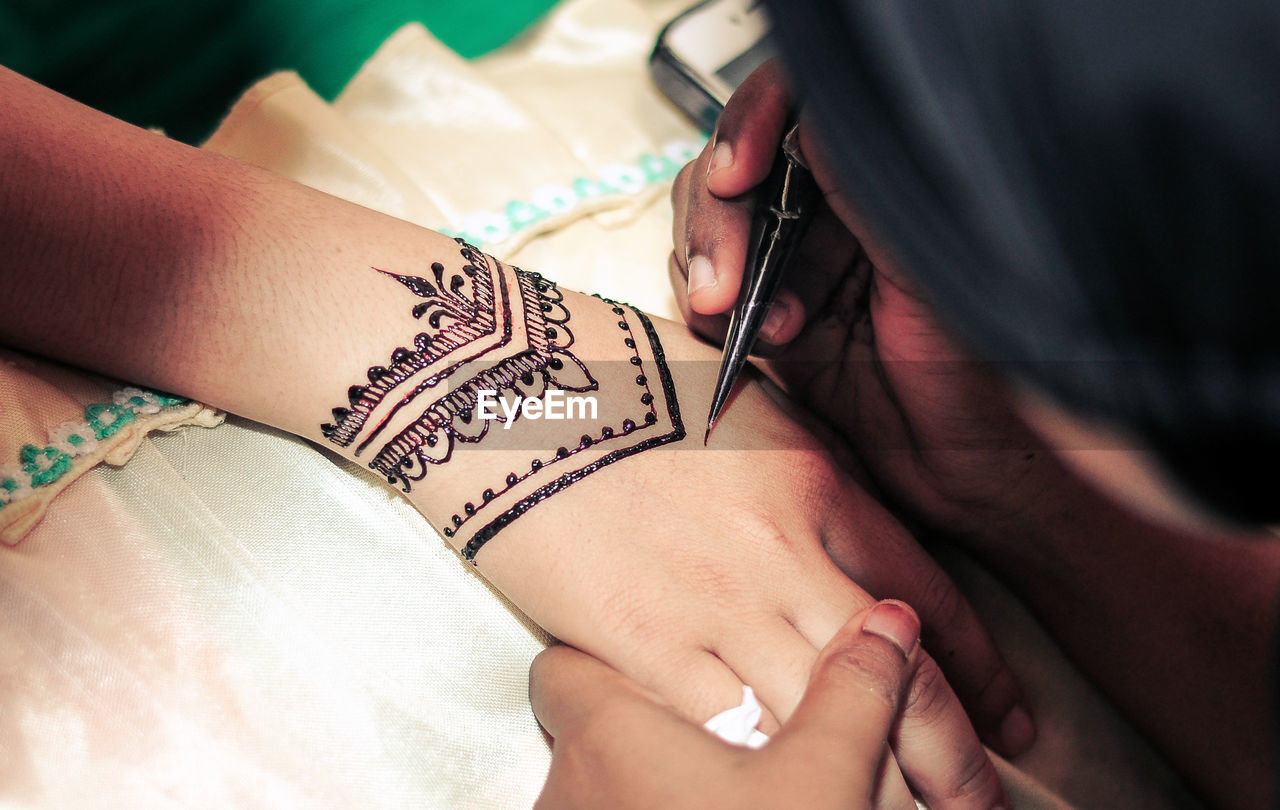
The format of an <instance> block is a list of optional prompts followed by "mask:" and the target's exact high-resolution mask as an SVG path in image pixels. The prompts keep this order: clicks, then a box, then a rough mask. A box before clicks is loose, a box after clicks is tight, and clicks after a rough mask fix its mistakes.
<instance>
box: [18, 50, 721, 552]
mask: <svg viewBox="0 0 1280 810" xmlns="http://www.w3.org/2000/svg"><path fill="white" fill-rule="evenodd" d="M0 95H2V96H3V97H5V98H6V99H8V100H9V102H10V103H9V105H8V106H9V107H10V109H13V110H15V111H16V112H17V114H15V115H11V116H6V117H5V122H4V123H3V124H0V126H3V127H4V130H5V131H4V132H3V135H2V137H0V143H3V144H4V147H3V154H2V155H0V175H3V183H2V188H0V195H2V198H0V229H2V232H3V233H4V234H5V239H6V244H7V245H8V247H9V250H8V251H7V252H8V255H7V256H6V257H5V262H4V263H3V266H2V269H0V284H2V286H3V288H4V289H5V295H3V296H0V324H2V325H0V340H3V342H5V343H6V344H8V345H12V346H16V347H18V348H22V349H25V350H28V351H31V352H35V353H38V354H42V355H45V356H49V357H53V358H57V359H60V360H63V361H65V362H68V363H71V364H75V365H80V366H85V367H88V368H91V369H92V370H94V371H98V372H103V373H106V374H110V375H113V376H117V377H120V378H123V379H127V380H130V381H133V382H138V383H142V384H146V385H150V386H154V387H157V388H160V389H164V390H167V391H171V392H175V393H179V394H184V395H188V396H192V397H195V398H198V399H200V400H202V401H205V402H207V403H209V404H212V405H214V406H217V407H220V408H224V409H226V410H229V411H232V412H234V413H238V414H241V415H244V416H247V417H249V418H252V419H255V420H258V421H261V422H265V423H268V424H271V425H274V426H276V427H280V428H282V429H285V430H288V431H291V432H293V433H296V434H298V435H301V436H303V437H306V438H309V439H312V440H314V441H317V442H321V443H323V444H325V445H326V446H328V447H329V448H330V449H332V450H334V451H336V452H339V453H341V454H343V455H345V456H347V457H348V458H352V459H355V460H357V461H359V462H360V463H362V464H365V465H367V466H369V467H371V468H372V469H373V470H375V471H376V472H378V473H379V474H381V475H382V476H383V477H385V478H386V479H387V480H388V481H389V482H390V483H391V484H393V485H395V486H397V487H398V488H400V489H402V490H404V491H405V492H408V493H410V498H411V499H412V500H413V501H414V503H415V504H416V505H417V506H418V507H419V508H420V509H421V510H422V511H423V512H424V514H426V515H427V517H428V518H430V519H431V520H432V521H433V522H434V523H435V524H436V526H437V527H438V528H440V529H441V531H442V532H443V533H444V534H445V536H446V537H447V538H449V540H450V541H451V542H452V543H453V544H454V545H455V547H459V548H462V549H464V553H466V554H467V555H468V556H471V555H472V554H473V553H474V552H475V551H476V550H477V549H478V548H479V547H480V545H482V544H483V543H484V542H485V541H486V540H487V539H488V538H489V537H492V536H493V535H494V534H496V533H497V532H498V531H500V530H501V529H502V528H504V527H505V526H506V525H508V524H509V523H511V522H512V521H513V520H514V519H515V518H517V517H519V516H521V515H523V514H524V513H525V512H527V511H529V510H530V509H532V508H533V506H535V505H537V504H538V503H541V502H542V501H545V500H547V499H548V498H550V497H551V496H553V495H555V494H557V493H558V492H560V491H562V490H564V489H566V488H567V487H569V486H572V485H573V484H575V483H576V482H578V481H580V480H582V479H583V478H585V477H586V476H588V475H591V474H592V473H594V472H595V471H598V470H600V469H603V468H605V467H607V466H609V465H610V464H612V463H614V462H615V461H619V460H621V459H623V458H626V457H629V456H630V455H634V454H635V453H638V452H641V451H643V450H646V449H649V448H653V447H658V446H663V445H666V444H670V443H673V442H677V441H680V440H681V439H683V438H684V431H683V428H682V425H681V422H680V417H679V409H678V405H677V403H676V400H675V393H674V382H673V379H672V372H671V370H670V365H669V364H668V362H667V358H666V357H665V353H664V351H663V348H662V344H661V342H660V340H659V338H658V334H657V332H658V329H659V327H655V326H654V325H653V324H652V323H651V322H650V321H649V320H648V319H647V318H646V317H645V316H644V315H642V314H641V313H639V312H637V311H635V310H633V309H631V308H630V307H625V306H622V305H618V304H614V303H612V302H606V301H602V300H599V299H594V298H590V297H587V296H582V295H579V294H577V293H572V292H568V291H561V290H558V289H557V288H556V286H555V285H554V284H553V283H551V282H549V281H547V280H545V279H542V278H541V277H540V276H538V275H537V274H536V273H528V272H525V271H523V270H520V269H518V268H515V267H511V266H508V265H505V264H503V263H502V262H499V261H497V260H496V259H493V258H491V257H488V256H485V255H484V254H482V253H480V252H479V251H477V250H474V249H472V248H470V247H469V246H466V245H462V244H459V243H457V242H455V241H454V240H451V239H449V238H447V237H444V236H442V235H440V234H437V233H433V232H431V231H428V230H426V229H423V228H419V227H417V226H414V225H411V224H409V223H406V222H403V221H400V220H397V219H394V218H392V217H388V216H385V215H382V214H379V213H376V212H374V211H371V210H368V209H365V208H362V207H360V206H356V205H353V204H350V203H347V202H344V201H341V200H338V199H336V198H333V197H331V196H328V195H325V194H322V193H320V192H317V191H315V190H312V189H309V188H306V187H304V186H301V185H298V184H296V183H293V182H291V181H289V180H286V179H284V178H280V177H278V176H275V175H273V174H270V173H268V172H265V171H262V170H259V169H255V168H253V167H250V166H247V165H244V164H241V163H237V162H235V161H232V160H228V159H225V158H221V157H219V156H216V155H213V154H209V153H205V152H202V151H199V150H196V149H192V148H190V147H186V146H183V145H181V144H178V143H175V142H173V141H169V140H167V139H165V138H163V137H160V136H158V135H155V134H152V133H148V132H145V131H143V130H139V129H136V128H134V127H131V126H129V125H126V124H123V123H121V122H118V121H115V120H113V119H111V118H109V117H107V116H104V115H100V114H98V113H95V112H93V111H91V110H88V109H86V108H84V107H81V106H79V105H77V104H75V103H74V102H71V101H69V100H67V99H65V98H62V97H59V96H57V95H56V94H53V93H52V92H50V91H48V90H46V89H44V88H42V87H39V86H38V85H35V84H32V83H30V82H27V81H25V80H24V79H21V78H20V77H17V76H15V75H14V74H11V73H5V74H4V75H2V76H0ZM662 328H669V327H665V326H664V327H662ZM685 343H686V344H687V343H688V341H685ZM691 348H692V350H694V351H697V349H698V348H701V347H696V346H694V347H691ZM424 482H425V483H424Z"/></svg>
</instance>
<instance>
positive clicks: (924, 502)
mask: <svg viewBox="0 0 1280 810" xmlns="http://www.w3.org/2000/svg"><path fill="white" fill-rule="evenodd" d="M790 104H791V102H790V95H789V92H788V91H787V90H786V88H785V86H784V85H783V83H782V82H781V80H780V76H779V74H778V71H777V69H776V66H775V65H774V64H773V63H767V64H766V65H765V66H763V67H762V68H760V69H759V70H758V71H756V73H754V74H752V76H751V77H749V78H748V79H747V81H746V82H745V83H744V84H743V85H742V87H741V88H740V89H739V90H738V92H737V93H736V94H735V95H734V96H733V98H732V99H730V102H729V104H728V106H727V107H726V109H725V111H724V113H723V115H722V116H721V119H720V122H719V125H718V128H717V131H716V135H715V137H714V138H713V139H712V141H711V143H709V144H708V146H707V148H706V150H704V152H703V153H702V155H700V156H699V157H698V159H696V160H695V161H693V162H692V163H690V164H689V165H688V166H686V167H685V169H684V170H683V171H682V172H681V174H680V176H679V177H678V178H677V180H676V183H675V186H674V188H673V191H672V201H673V205H674V209H675V225H674V240H675V251H674V253H673V255H672V258H671V262H670V271H671V280H672V285H673V287H674V289H675V292H676V297H677V300H678V301H679V302H680V305H681V308H682V311H683V313H684V316H685V318H686V320H687V321H688V322H689V324H690V325H691V326H692V327H693V328H694V329H695V330H696V331H698V332H700V333H702V334H703V335H705V336H707V337H710V338H712V339H719V338H721V337H722V336H723V334H724V330H725V327H726V324H727V319H726V318H725V316H724V313H725V312H726V311H727V310H728V309H729V308H730V307H731V306H732V305H733V303H734V302H735V300H736V298H737V295H738V288H739V284H740V281H741V275H742V267H743V262H744V260H745V257H746V247H747V242H748V237H749V233H750V217H751V209H752V199H751V194H752V191H753V189H754V188H755V186H756V185H757V184H759V183H760V182H761V181H762V180H763V179H764V178H765V176H766V175H767V174H768V170H769V166H770V163H771V161H772V160H773V158H774V155H775V154H776V152H777V149H778V144H779V143H780V141H781V138H782V135H783V132H784V125H785V122H786V120H787V117H788V113H789V110H790ZM801 140H802V147H803V150H804V153H805V156H806V159H807V160H808V161H809V163H810V165H811V166H812V168H813V169H814V174H815V177H816V178H817V180H818V182H819V185H820V186H821V187H822V188H823V191H824V195H825V198H826V202H827V205H826V207H825V208H824V209H822V210H821V211H819V213H818V215H817V217H816V219H815V221H814V222H813V225H812V227H811V228H810V229H809V233H808V235H807V237H806V239H805V241H804V243H803V244H802V245H801V246H800V249H799V250H798V251H797V255H796V258H795V261H794V264H793V265H792V267H791V268H790V269H789V271H788V278H787V280H786V281H784V285H785V286H784V289H783V291H782V292H781V293H780V294H779V296H778V299H777V300H776V302H775V304H774V309H773V311H772V312H771V314H770V317H769V319H768V321H767V322H766V328H765V331H764V333H763V334H762V336H761V339H762V342H763V343H765V344H767V345H765V346H764V347H763V349H762V353H764V354H768V355H769V356H770V357H771V360H770V362H769V363H768V365H767V367H768V368H769V370H770V372H771V373H772V374H773V375H774V376H775V377H776V378H777V379H779V380H780V381H781V382H782V383H783V384H784V386H785V387H786V388H787V390H788V392H789V393H791V394H792V395H793V396H795V397H796V398H797V399H799V400H800V401H801V402H803V403H804V404H805V405H807V406H808V407H809V408H811V409H812V410H814V411H815V412H816V413H817V414H818V415H819V416H821V417H822V418H823V419H824V420H825V421H826V422H827V423H828V424H829V425H831V426H832V427H834V428H835V429H836V430H837V431H838V432H839V433H840V434H842V435H843V437H844V438H845V439H846V440H848V441H849V442H850V444H851V445H852V447H853V450H854V453H855V454H856V455H857V457H858V460H859V462H860V463H861V465H862V466H863V467H864V468H865V469H866V471H867V472H868V473H869V475H870V476H871V478H872V480H873V481H874V483H875V484H876V485H877V486H878V487H879V488H880V489H881V490H882V491H883V492H884V493H885V494H886V495H887V496H888V497H889V499H890V501H891V502H893V503H894V504H895V505H896V506H899V507H901V508H902V509H904V511H906V512H908V513H909V514H910V515H911V516H912V517H913V518H914V519H915V520H918V521H920V522H921V523H923V524H924V525H926V526H930V527H934V528H941V529H945V530H946V531H948V532H950V533H953V534H957V535H959V536H961V537H962V538H963V537H973V536H978V535H982V534H983V533H987V532H993V531H999V530H1006V527H1009V526H1016V525H1019V523H1020V522H1021V521H1025V520H1028V519H1032V515H1031V513H1032V512H1033V511H1036V513H1037V514H1044V511H1043V510H1047V509H1050V508H1053V506H1052V505H1053V501H1052V498H1051V497H1049V495H1050V494H1051V493H1054V492H1055V491H1061V490H1062V489H1064V488H1061V487H1060V484H1061V481H1062V478H1063V475H1064V471H1063V469H1062V467H1061V465H1060V464H1059V463H1058V462H1057V460H1056V459H1055V458H1054V457H1053V456H1052V454H1051V453H1050V452H1049V451H1048V449H1047V448H1046V447H1045V446H1044V444H1043V443H1042V442H1041V441H1040V440H1039V439H1038V437H1036V436H1035V435H1033V434H1032V433H1031V431H1030V430H1029V429H1028V428H1027V427H1026V426H1025V425H1023V423H1022V422H1021V421H1020V420H1019V419H1018V418H1017V417H1016V416H1015V414H1014V412H1013V409H1012V405H1011V403H1010V400H1009V396H1008V393H1007V391H1006V390H1005V388H1004V387H1003V386H1002V385H1001V384H1000V383H999V382H998V381H997V380H996V378H995V376H994V375H993V374H992V373H991V372H990V371H989V370H988V369H987V368H986V367H985V366H983V365H981V364H980V363H978V362H977V361H975V360H973V359H972V358H970V357H969V356H968V355H967V354H966V353H965V352H964V351H963V350H962V349H961V348H960V347H959V346H957V345H956V344H955V343H954V341H952V339H951V338H950V337H949V336H948V335H947V333H946V332H945V331H944V330H943V328H942V327H941V326H940V325H939V324H938V323H937V322H936V320H935V319H934V317H933V315H932V313H931V311H930V309H929V307H928V306H927V305H926V303H925V302H924V300H923V299H922V297H921V296H920V295H919V294H918V292H917V291H916V290H915V288H914V287H913V285H912V284H911V282H910V281H909V280H908V279H907V278H905V277H904V276H903V275H902V274H901V273H900V272H897V271H896V270H895V269H894V266H893V264H892V262H891V261H889V259H888V257H887V256H886V255H885V254H884V252H883V251H881V250H880V249H879V248H878V246H877V245H876V244H875V243H874V241H873V240H872V239H870V238H868V237H867V236H866V234H865V230H864V229H863V228H861V227H860V225H859V219H858V216H857V212H856V210H855V209H854V207H853V205H852V204H851V202H850V200H849V197H848V196H847V195H846V193H845V190H844V189H842V188H840V187H839V184H838V182H837V179H836V178H835V176H834V174H833V173H832V172H831V171H830V170H829V169H828V167H827V166H826V165H825V164H824V162H823V153H822V149H821V145H820V144H819V143H817V142H815V139H814V137H813V133H812V128H811V127H810V126H808V124H807V122H806V121H805V120H804V119H802V125H801ZM855 234H856V236H855ZM827 549H828V551H829V552H831V554H832V556H833V558H834V559H835V560H836V562H837V563H838V564H839V565H840V567H841V568H842V570H844V571H845V572H846V573H847V574H848V575H849V576H851V577H852V578H854V579H855V581H858V582H859V583H861V584H863V585H864V586H865V587H867V588H868V589H869V590H871V591H872V592H873V593H877V594H886V593H895V595H899V596H902V597H903V598H907V599H909V600H911V602H912V604H913V605H914V606H915V607H916V608H917V609H918V610H920V613H921V616H922V617H923V619H924V623H925V628H926V644H927V646H929V647H930V649H932V650H933V651H934V652H935V654H936V655H938V657H939V660H941V661H943V662H944V667H945V668H946V671H947V674H948V676H949V677H950V678H951V681H952V683H953V684H954V685H955V687H956V691H957V692H958V693H959V694H960V695H961V699H962V700H963V701H964V703H965V705H966V706H967V707H968V708H969V710H970V711H971V713H972V714H973V717H974V721H975V724H976V725H977V726H978V729H979V731H980V732H981V733H982V736H983V738H984V739H985V740H987V741H988V742H989V743H990V744H991V745H993V746H995V747H997V748H998V749H1000V750H1001V751H1002V752H1003V753H1006V754H1009V755H1012V754H1016V753H1018V752H1019V751H1021V750H1022V749H1024V748H1025V747H1026V746H1027V745H1028V744H1029V743H1030V741H1031V739H1032V736H1033V733H1034V732H1033V730H1032V728H1031V726H1030V723H1029V722H1028V718H1027V715H1026V713H1025V711H1024V710H1022V709H1019V708H1016V704H1017V702H1018V690H1017V687H1016V685H1015V684H1014V683H1013V681H1012V679H1011V678H1006V677H1004V675H1003V673H1001V674H999V675H997V673H995V671H994V670H993V669H992V662H993V661H995V660H998V657H997V656H996V654H995V652H994V650H993V649H991V648H988V647H987V646H985V645H986V644H988V643H989V642H988V641H987V640H986V636H985V633H983V632H982V631H981V630H980V629H977V620H976V619H975V618H974V617H973V615H972V612H971V611H970V609H969V607H968V605H967V604H966V603H965V602H964V600H963V598H962V597H960V596H959V595H958V594H957V593H956V591H955V589H954V587H953V586H952V585H951V584H950V583H949V582H948V581H947V580H946V578H945V577H944V576H943V575H941V574H939V575H938V577H939V578H938V579H937V580H936V582H935V584H934V586H932V587H925V588H916V589H914V590H913V591H912V592H910V593H903V592H901V591H898V592H895V591H893V590H888V591H886V590H884V589H883V588H882V587H878V586H879V585H880V584H881V583H882V582H884V579H885V577H886V574H888V576H889V577H890V578H891V577H892V576H893V573H891V572H897V573H899V574H901V575H906V574H907V569H906V568H905V567H904V566H903V565H902V564H901V563H900V562H898V563H895V562H889V563H887V564H886V562H885V560H884V559H883V557H881V558H878V559H877V565H875V566H869V565H868V562H867V559H868V555H867V553H866V547H865V546H860V545H857V544H853V545H845V544H841V543H829V544H828V545H827ZM958 626H964V627H966V628H971V629H967V630H965V631H963V632H959V633H957V632H952V631H953V630H954V629H955V628H957V627H958ZM933 630H941V631H943V632H942V635H944V636H947V638H939V637H938V636H935V635H934V634H933V633H932V632H930V631H933ZM961 639H963V642H964V643H963V644H960V645H956V644H955V643H954V642H956V641H957V640H961Z"/></svg>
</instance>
